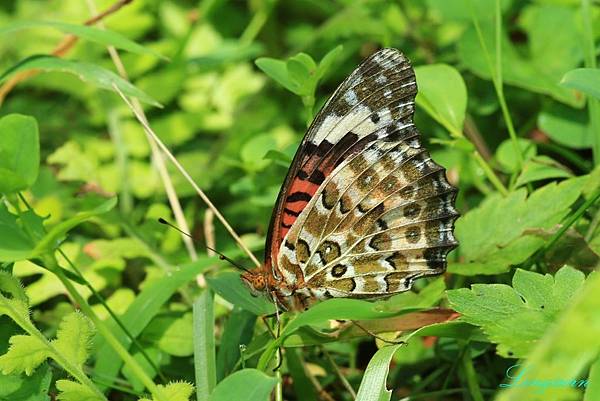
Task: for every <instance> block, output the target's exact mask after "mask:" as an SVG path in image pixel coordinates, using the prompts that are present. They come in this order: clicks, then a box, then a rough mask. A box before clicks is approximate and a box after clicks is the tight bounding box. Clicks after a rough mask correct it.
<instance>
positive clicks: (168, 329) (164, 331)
mask: <svg viewBox="0 0 600 401" xmlns="http://www.w3.org/2000/svg"><path fill="white" fill-rule="evenodd" d="M143 337H144V339H145V340H148V341H152V342H154V343H155V344H156V346H157V347H158V348H159V349H160V350H161V351H163V352H166V353H167V354H169V355H174V356H190V355H192V353H193V352H194V344H193V338H192V314H191V313H186V314H184V315H183V316H181V317H173V316H158V317H156V318H155V319H154V320H153V321H152V323H150V324H149V325H148V327H147V328H146V330H145V331H144V335H143Z"/></svg>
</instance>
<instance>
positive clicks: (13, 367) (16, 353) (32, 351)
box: [0, 335, 50, 376]
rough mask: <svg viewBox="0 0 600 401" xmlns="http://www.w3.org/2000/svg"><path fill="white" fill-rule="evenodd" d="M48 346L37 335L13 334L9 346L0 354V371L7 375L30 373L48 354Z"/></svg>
mask: <svg viewBox="0 0 600 401" xmlns="http://www.w3.org/2000/svg"><path fill="white" fill-rule="evenodd" d="M49 353H50V352H49V350H48V346H47V344H46V343H45V342H43V341H42V340H40V339H39V338H37V337H32V336H30V335H15V336H12V337H11V338H10V348H9V349H8V352H7V353H6V354H4V355H0V371H2V373H3V374H5V375H9V374H13V373H25V374H26V375H28V376H29V375H31V374H32V373H33V371H34V370H35V368H37V367H38V366H40V365H41V364H42V362H44V361H45V360H46V359H47V358H48V356H49Z"/></svg>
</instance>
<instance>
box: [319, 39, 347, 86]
mask: <svg viewBox="0 0 600 401" xmlns="http://www.w3.org/2000/svg"><path fill="white" fill-rule="evenodd" d="M343 49H344V46H343V45H338V46H336V47H334V48H333V49H331V50H330V51H329V52H327V54H326V55H325V56H323V58H322V59H321V61H320V62H319V67H318V68H317V80H319V79H321V78H323V76H324V75H325V74H327V72H329V69H331V67H332V66H333V63H335V60H336V59H337V58H338V57H339V56H340V53H341V52H342V50H343Z"/></svg>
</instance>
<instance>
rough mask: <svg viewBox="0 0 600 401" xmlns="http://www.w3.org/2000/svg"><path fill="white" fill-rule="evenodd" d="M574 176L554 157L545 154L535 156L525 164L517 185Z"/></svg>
mask: <svg viewBox="0 0 600 401" xmlns="http://www.w3.org/2000/svg"><path fill="white" fill-rule="evenodd" d="M572 176H573V173H571V172H570V171H569V170H567V168H566V167H564V166H563V165H562V164H560V163H558V162H557V161H555V160H553V159H552V158H550V157H548V156H543V155H541V156H535V157H533V158H531V159H530V160H527V161H526V162H525V163H524V164H523V170H522V171H521V174H519V177H518V178H517V181H516V182H515V186H516V187H520V186H521V185H525V184H527V183H530V182H535V181H539V180H547V179H549V178H568V177H572Z"/></svg>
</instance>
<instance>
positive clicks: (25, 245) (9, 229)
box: [0, 203, 34, 262]
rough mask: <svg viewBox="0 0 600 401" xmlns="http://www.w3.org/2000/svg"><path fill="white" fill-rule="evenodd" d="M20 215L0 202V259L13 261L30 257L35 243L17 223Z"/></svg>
mask: <svg viewBox="0 0 600 401" xmlns="http://www.w3.org/2000/svg"><path fill="white" fill-rule="evenodd" d="M17 221H18V216H15V215H14V214H12V213H10V212H9V211H8V209H7V208H6V205H5V204H4V203H0V261H2V262H13V261H16V260H22V259H26V258H28V257H29V255H30V254H31V251H32V250H33V247H34V243H33V241H32V240H31V238H29V236H28V235H27V233H26V232H25V231H24V230H23V229H22V228H21V226H20V225H19V224H18V223H17Z"/></svg>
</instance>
